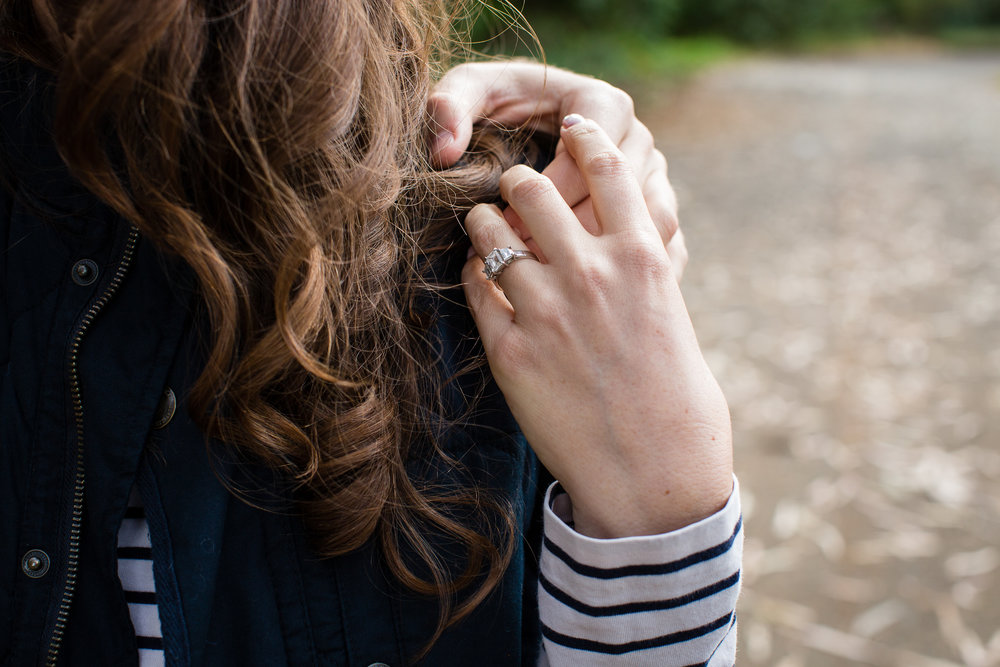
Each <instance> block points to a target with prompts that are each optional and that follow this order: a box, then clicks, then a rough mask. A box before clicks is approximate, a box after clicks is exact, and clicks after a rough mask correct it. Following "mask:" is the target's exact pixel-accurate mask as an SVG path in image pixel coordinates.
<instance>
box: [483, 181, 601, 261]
mask: <svg viewBox="0 0 1000 667" xmlns="http://www.w3.org/2000/svg"><path fill="white" fill-rule="evenodd" d="M500 195H501V196H502V197H503V198H504V200H505V201H506V202H507V203H508V204H509V205H510V207H511V208H513V209H514V211H515V212H516V213H517V215H518V216H519V218H520V219H521V221H522V223H523V225H524V228H525V229H526V230H527V235H528V236H530V237H531V238H532V239H533V240H534V241H535V242H536V243H537V244H538V246H539V247H540V248H541V250H542V252H543V253H544V255H545V257H546V259H547V261H550V262H552V261H556V260H558V258H561V257H569V256H570V255H572V254H573V253H574V248H576V247H577V246H579V244H581V243H584V242H585V241H584V238H583V237H588V236H589V234H587V232H586V230H585V229H583V227H582V226H581V225H580V222H579V220H577V218H576V216H575V215H573V211H572V209H571V208H570V207H569V205H568V204H567V203H566V202H565V201H564V200H563V198H562V196H561V195H560V194H559V191H558V190H556V187H555V185H554V184H553V183H552V181H550V180H549V179H548V178H546V177H545V176H543V175H542V174H539V173H538V172H537V171H535V170H534V169H532V168H530V167H526V166H524V165H518V166H516V167H511V168H510V169H508V170H507V171H505V172H504V173H503V175H502V176H501V177H500Z"/></svg>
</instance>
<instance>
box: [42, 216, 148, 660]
mask: <svg viewBox="0 0 1000 667" xmlns="http://www.w3.org/2000/svg"><path fill="white" fill-rule="evenodd" d="M138 243H139V230H138V229H136V228H135V227H132V228H130V229H129V233H128V239H126V241H125V250H124V252H123V253H122V258H121V260H120V261H119V262H118V268H117V269H116V270H115V275H114V277H113V278H112V279H111V282H110V283H109V284H108V286H107V288H106V289H105V290H104V292H103V293H102V294H101V296H100V297H99V298H98V299H97V301H95V302H94V303H93V305H91V306H90V308H89V309H88V310H87V313H86V314H85V315H84V316H83V320H81V322H80V326H79V327H77V329H76V331H75V332H74V334H73V342H72V343H71V344H70V357H69V388H70V394H71V396H72V401H73V419H74V421H75V422H76V481H75V483H74V486H73V515H72V518H71V520H70V526H69V549H68V551H67V557H66V582H65V584H64V585H63V592H62V599H61V600H60V602H59V612H58V614H57V615H56V623H55V627H54V628H53V629H52V636H51V638H50V639H49V649H48V653H47V657H46V659H45V664H46V665H47V667H54V666H55V664H56V660H57V659H58V658H59V649H60V647H61V646H62V639H63V634H64V633H65V632H66V622H67V620H68V619H69V609H70V605H71V604H72V602H73V593H74V591H75V590H76V573H77V567H78V565H79V559H80V526H81V524H82V523H83V491H84V482H85V476H84V469H83V397H82V395H81V392H80V371H79V367H78V365H77V364H78V361H79V357H80V343H81V342H82V341H83V337H84V336H85V335H86V334H87V331H88V330H89V329H90V326H91V325H92V324H93V323H94V319H95V318H96V317H97V315H98V313H100V312H101V310H102V309H103V308H104V307H105V306H106V305H107V304H108V301H110V300H111V297H113V296H114V295H115V292H117V291H118V288H119V287H120V286H121V283H122V279H123V278H124V277H125V274H126V272H128V269H129V266H130V265H131V264H132V257H133V256H134V255H135V248H136V245H138Z"/></svg>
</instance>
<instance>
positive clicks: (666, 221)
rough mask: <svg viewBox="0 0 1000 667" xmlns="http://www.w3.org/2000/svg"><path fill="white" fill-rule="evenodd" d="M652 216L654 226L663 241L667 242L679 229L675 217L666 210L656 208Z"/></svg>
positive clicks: (671, 212)
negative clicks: (658, 230)
mask: <svg viewBox="0 0 1000 667" xmlns="http://www.w3.org/2000/svg"><path fill="white" fill-rule="evenodd" d="M650 212H651V213H653V211H650ZM654 215H655V216H656V226H657V227H659V228H660V230H661V233H662V235H663V238H664V240H665V241H669V240H670V239H672V238H673V236H674V234H676V233H677V230H678V229H680V222H679V221H678V220H677V215H676V214H675V213H674V212H673V211H671V210H670V209H668V208H658V209H657V210H656V211H655V213H654Z"/></svg>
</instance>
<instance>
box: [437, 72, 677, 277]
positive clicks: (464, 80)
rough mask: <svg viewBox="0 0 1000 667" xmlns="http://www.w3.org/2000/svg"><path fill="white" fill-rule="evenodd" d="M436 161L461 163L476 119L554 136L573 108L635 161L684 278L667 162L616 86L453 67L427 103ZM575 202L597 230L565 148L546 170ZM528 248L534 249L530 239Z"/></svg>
mask: <svg viewBox="0 0 1000 667" xmlns="http://www.w3.org/2000/svg"><path fill="white" fill-rule="evenodd" d="M427 110H428V115H429V117H430V124H431V128H432V129H433V130H434V132H435V137H434V139H433V141H432V142H431V153H432V158H433V159H434V161H435V162H436V163H437V164H438V165H439V166H443V167H447V166H449V165H451V164H454V162H455V161H456V160H458V158H459V157H461V155H462V153H463V152H465V149H466V148H467V147H468V145H469V140H470V138H471V137H472V126H473V124H474V123H475V122H477V121H480V120H484V119H489V120H490V121H493V122H496V123H500V124H502V125H507V126H510V127H516V126H520V125H522V124H525V123H527V124H529V125H531V126H532V127H535V128H536V129H539V130H541V131H544V132H548V133H550V134H555V133H556V132H557V131H558V129H559V123H560V122H561V121H562V118H563V116H565V115H566V114H567V113H569V112H570V111H575V112H577V113H579V114H582V115H584V116H586V117H588V118H592V119H593V120H595V121H596V122H597V123H599V124H600V125H601V127H603V128H604V129H605V131H606V132H607V133H608V134H609V136H610V137H611V139H612V141H613V142H614V143H616V144H617V145H618V147H619V148H620V149H621V151H622V152H623V153H624V154H625V155H626V156H627V157H628V159H629V162H630V163H631V165H632V168H633V170H634V171H635V174H636V176H637V177H638V179H639V182H640V184H641V186H642V192H643V195H644V197H645V200H646V206H647V208H648V209H649V213H650V217H651V218H652V220H653V222H654V223H655V224H656V227H657V229H658V230H659V232H660V236H661V237H662V239H663V243H664V244H665V245H666V246H667V251H668V253H669V255H670V259H671V261H672V262H673V267H674V275H675V276H677V278H678V279H679V278H680V275H681V272H682V271H683V270H684V267H685V265H686V264H687V249H686V248H685V246H684V235H683V234H680V233H678V227H677V199H676V197H675V196H674V191H673V188H671V187H670V181H669V180H668V179H667V161H666V159H665V158H664V157H663V154H662V153H661V152H660V151H658V150H657V149H656V147H655V146H654V145H653V136H652V135H651V134H650V132H649V130H648V129H647V128H646V126H645V125H643V124H642V123H640V122H639V120H638V119H637V118H636V117H635V109H634V107H633V105H632V99H631V98H630V97H629V96H628V95H627V94H626V93H625V92H623V91H621V90H619V89H618V88H615V87H614V86H612V85H610V84H608V83H605V82H603V81H600V80H598V79H594V78H591V77H587V76H581V75H579V74H574V73H572V72H569V71H566V70H562V69H559V68H556V67H546V66H544V65H540V64H538V63H532V62H527V61H511V62H492V63H470V64H466V65H459V66H458V67H456V68H454V69H452V70H451V71H449V72H448V73H447V74H445V76H444V78H442V79H441V81H440V82H439V83H438V84H437V86H435V88H434V92H433V93H432V94H431V96H430V99H429V101H428V104H427ZM542 173H543V174H545V175H546V176H548V177H549V179H550V180H551V181H552V182H553V183H554V184H555V186H556V189H557V190H558V191H559V192H560V193H561V194H562V195H563V198H564V199H565V200H566V201H567V202H569V205H570V207H572V208H573V211H574V212H575V213H576V214H577V218H579V219H580V221H581V223H582V224H583V226H584V227H585V228H587V229H589V230H591V231H595V229H596V220H595V218H594V213H593V208H592V206H591V204H590V197H589V191H588V189H587V187H586V184H585V183H584V182H583V181H582V180H581V178H580V173H579V170H578V169H577V168H576V165H574V164H573V160H572V158H570V156H569V155H568V154H567V153H566V152H565V150H564V148H563V146H562V144H561V143H560V145H559V146H558V147H557V148H556V157H555V159H554V160H553V161H552V163H551V164H550V165H548V166H547V167H546V168H545V170H544V171H543V172H542ZM508 215H509V216H510V217H509V222H510V223H511V224H512V225H513V226H514V228H515V229H516V230H518V232H519V233H520V234H522V235H524V234H526V233H527V228H526V227H525V226H524V225H522V224H521V221H520V220H519V219H518V218H517V216H516V214H512V213H508ZM527 240H528V246H529V247H531V246H532V242H531V240H530V238H529V239H527Z"/></svg>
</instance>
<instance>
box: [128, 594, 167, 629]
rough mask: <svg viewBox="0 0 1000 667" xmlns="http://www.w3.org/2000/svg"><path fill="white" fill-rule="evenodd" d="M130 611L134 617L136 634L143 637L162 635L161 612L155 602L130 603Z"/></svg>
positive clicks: (133, 623) (133, 622)
mask: <svg viewBox="0 0 1000 667" xmlns="http://www.w3.org/2000/svg"><path fill="white" fill-rule="evenodd" d="M128 613H129V615H130V616H131V617H132V626H133V627H134V628H135V634H136V635H139V636H142V637H162V636H163V635H162V634H161V632H162V630H161V629H160V612H159V610H158V609H157V607H156V605H155V604H141V603H139V602H129V603H128Z"/></svg>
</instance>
